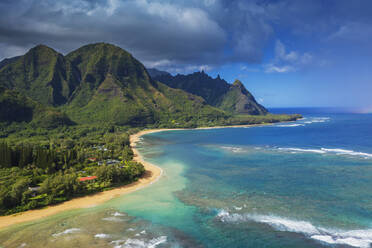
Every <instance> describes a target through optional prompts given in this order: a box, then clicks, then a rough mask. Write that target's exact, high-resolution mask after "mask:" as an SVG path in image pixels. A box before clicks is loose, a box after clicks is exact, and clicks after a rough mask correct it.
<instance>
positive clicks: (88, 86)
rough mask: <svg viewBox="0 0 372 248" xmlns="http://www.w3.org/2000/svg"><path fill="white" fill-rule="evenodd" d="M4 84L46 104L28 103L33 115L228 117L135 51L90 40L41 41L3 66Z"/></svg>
mask: <svg viewBox="0 0 372 248" xmlns="http://www.w3.org/2000/svg"><path fill="white" fill-rule="evenodd" d="M0 86H1V87H3V88H4V89H6V90H7V92H10V91H14V92H17V94H20V95H22V96H23V97H25V98H24V99H23V100H21V99H20V98H14V99H18V102H19V104H21V105H22V102H25V99H28V100H29V101H30V102H33V103H34V102H35V103H37V104H39V105H40V106H42V107H39V108H35V107H34V105H35V104H33V105H32V107H30V108H28V109H31V110H30V111H29V112H32V115H31V114H30V116H42V115H43V114H42V113H41V112H43V113H47V112H48V111H46V109H47V108H49V109H53V110H54V111H55V112H59V113H61V115H62V113H66V114H67V116H68V117H70V118H71V120H72V121H73V122H75V123H78V124H84V123H99V122H105V123H112V124H115V125H130V126H138V125H139V126H144V125H146V124H155V123H164V122H168V121H170V118H171V121H172V120H173V119H174V120H173V121H174V122H177V119H180V120H182V121H185V120H187V122H190V125H194V124H195V123H197V122H208V121H210V120H214V119H226V118H228V114H227V113H225V112H224V111H222V110H219V109H216V108H214V107H211V106H209V105H207V104H206V103H205V101H204V100H203V99H201V98H199V97H196V96H191V94H189V93H186V92H184V91H181V90H175V89H171V88H169V87H167V86H165V85H163V84H161V83H159V82H156V81H154V80H152V79H151V77H150V76H149V75H148V73H147V71H146V69H145V67H144V66H143V65H142V64H141V63H140V62H139V61H138V60H136V59H135V58H134V57H133V56H132V55H131V54H130V53H128V52H126V51H124V50H123V49H121V48H119V47H117V46H114V45H111V44H106V43H96V44H90V45H86V46H83V47H81V48H79V49H77V50H75V51H73V52H71V53H69V54H67V55H66V56H63V55H62V54H60V53H58V52H56V51H55V50H53V49H51V48H49V47H47V46H44V45H38V46H36V47H34V48H32V49H31V50H30V51H28V52H27V53H26V54H25V55H24V56H21V57H19V58H17V59H16V60H14V61H11V62H9V63H8V64H6V65H4V66H3V67H2V68H1V69H0ZM2 94H3V93H2ZM175 96H177V97H175ZM13 105H17V104H15V102H14V101H13ZM39 105H38V106H39ZM205 113H208V115H204V114H205ZM4 116H5V115H4ZM195 116H197V118H196V117H195ZM4 118H5V117H4ZM33 118H34V117H32V119H33ZM172 118H173V119H172ZM207 118H210V119H207ZM9 121H12V119H9ZM24 121H30V120H29V118H28V119H27V118H25V119H24ZM71 123H72V122H71Z"/></svg>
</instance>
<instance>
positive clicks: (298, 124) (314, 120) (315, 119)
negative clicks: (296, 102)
mask: <svg viewBox="0 0 372 248" xmlns="http://www.w3.org/2000/svg"><path fill="white" fill-rule="evenodd" d="M330 120H331V118H330V117H311V118H303V119H301V120H298V121H296V123H288V124H278V125H274V126H273V127H303V126H306V125H307V124H313V123H323V122H329V121H330Z"/></svg>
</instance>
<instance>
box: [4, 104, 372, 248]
mask: <svg viewBox="0 0 372 248" xmlns="http://www.w3.org/2000/svg"><path fill="white" fill-rule="evenodd" d="M283 111H285V112H287V113H288V112H299V113H302V114H303V116H304V118H303V119H301V120H299V121H296V122H289V123H277V124H274V125H265V126H259V127H248V128H221V129H205V130H181V131H165V132H160V133H153V134H148V135H145V136H143V137H142V141H141V142H140V143H139V144H138V146H139V150H140V152H141V154H143V156H144V158H145V159H146V160H147V161H149V162H153V163H155V164H157V165H159V166H160V167H162V168H163V170H164V175H163V177H162V179H160V180H159V181H158V182H156V183H154V184H153V185H152V186H150V187H147V188H145V189H143V190H140V191H137V192H134V193H132V194H130V195H127V196H123V197H121V198H117V199H114V200H113V201H111V202H108V203H106V204H105V205H104V206H101V207H99V208H97V209H96V210H90V211H83V212H78V213H76V214H74V215H73V216H74V217H73V218H72V217H71V216H72V215H71V216H69V217H64V218H65V219H64V221H65V223H66V225H65V226H64V227H63V228H60V229H58V228H55V229H54V231H53V232H57V230H59V232H60V233H63V231H64V232H66V230H74V229H73V228H75V231H76V234H71V235H76V236H68V237H73V238H75V239H79V240H80V243H79V245H80V246H81V247H84V244H86V243H84V242H85V241H83V239H82V238H81V236H79V235H78V234H79V233H80V235H82V234H84V235H88V234H89V235H91V237H95V239H93V240H97V239H99V242H101V243H100V244H101V245H100V247H106V246H107V247H116V248H119V247H363V248H369V247H371V244H372V115H369V114H342V113H327V111H324V110H322V111H318V110H312V111H311V109H302V110H301V109H296V110H293V109H292V110H290V109H282V110H272V112H283ZM84 216H85V217H84ZM87 216H88V217H87ZM97 216H98V217H97ZM78 217H79V219H77V218H78ZM84 218H85V219H84ZM88 218H89V219H90V220H91V223H90V225H89V226H86V227H84V226H83V227H82V224H81V223H82V222H83V221H82V220H87V219H88ZM72 219H73V220H74V221H73V220H72ZM92 219H94V220H95V221H92ZM59 221H60V220H59ZM93 222H94V223H95V224H92V223H93ZM46 223H48V228H51V226H52V227H54V225H57V224H56V223H58V222H57V221H56V219H51V220H50V221H49V222H43V223H35V224H34V225H33V226H32V225H31V226H30V228H29V229H30V230H31V228H35V227H37V226H39V227H40V228H42V227H44V226H43V225H46ZM53 223H54V224H53ZM77 223H79V226H80V227H79V228H77ZM97 223H98V224H97ZM97 225H98V226H99V231H98V230H97ZM93 226H95V229H94V228H93ZM45 228H46V227H45ZM67 228H69V229H67ZM84 228H85V229H84ZM77 229H78V230H77ZM22 230H23V231H24V229H22ZM22 230H20V229H17V230H14V229H13V231H12V232H13V233H14V234H12V235H13V236H12V237H14V238H13V242H14V243H17V242H18V243H17V244H19V242H20V240H21V239H22V238H21V237H20V236H17V232H18V233H22ZM30 230H29V232H30ZM53 232H51V233H53ZM67 233H68V232H67ZM71 233H74V232H71ZM98 234H100V235H101V237H100V238H97V237H96V236H94V235H98ZM3 235H4V234H3ZM66 235H67V234H66ZM68 235H70V234H68ZM104 235H107V236H104ZM16 237H17V238H16ZM55 237H56V236H54V241H53V242H54V244H59V243H58V242H59V240H58V239H57V240H56V238H55ZM58 237H59V236H58ZM84 237H85V236H84ZM1 238H2V236H1V235H0V241H1ZM65 242H66V241H65ZM86 242H88V241H86ZM97 242H98V241H97ZM29 243H30V242H29ZM30 244H32V242H31V243H30ZM48 244H49V243H48ZM89 244H90V247H92V246H93V247H94V246H95V243H94V242H93V243H92V242H90V243H89ZM47 246H48V245H47ZM9 247H11V246H9ZM14 247H16V246H14ZM55 247H59V246H58V245H56V246H55ZM60 247H64V246H60ZM97 247H98V246H97Z"/></svg>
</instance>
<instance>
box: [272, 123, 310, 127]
mask: <svg viewBox="0 0 372 248" xmlns="http://www.w3.org/2000/svg"><path fill="white" fill-rule="evenodd" d="M303 126H305V125H304V124H298V123H295V124H281V125H277V127H303Z"/></svg>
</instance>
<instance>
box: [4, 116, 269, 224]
mask: <svg viewBox="0 0 372 248" xmlns="http://www.w3.org/2000/svg"><path fill="white" fill-rule="evenodd" d="M272 124H274V123H265V124H250V125H233V126H215V127H199V128H172V129H169V128H168V129H167V128H164V129H146V130H142V131H140V132H138V133H135V134H132V135H130V146H131V148H132V150H133V154H134V156H133V160H134V161H136V162H139V163H142V164H143V166H144V167H145V170H146V172H145V176H144V177H142V178H140V179H139V180H138V181H136V182H133V183H131V184H128V185H124V186H121V187H118V188H115V189H111V190H107V191H103V192H99V193H95V194H92V195H87V196H82V197H78V198H73V199H71V200H68V201H65V202H62V203H59V204H57V205H52V206H47V207H45V208H42V209H33V210H28V211H25V212H20V213H16V214H12V215H6V216H0V230H1V229H4V228H6V227H9V226H12V225H15V224H21V223H24V222H29V221H35V220H39V219H42V218H45V217H48V216H52V215H55V214H58V213H60V212H63V211H67V210H73V209H79V208H90V207H94V206H96V205H98V204H101V203H103V202H106V201H108V200H111V199H113V198H116V197H119V196H122V195H125V194H129V193H132V192H134V191H137V190H139V189H142V188H144V187H146V186H148V185H151V184H153V183H154V182H156V181H158V180H159V179H160V177H161V176H162V174H163V170H162V169H161V168H160V167H158V166H156V165H154V164H151V163H149V162H146V161H144V160H143V158H142V156H141V154H140V153H139V152H138V150H137V149H136V143H137V142H138V141H139V140H140V137H141V136H142V135H145V134H149V133H158V132H163V131H174V130H198V129H218V128H241V127H255V126H263V125H272Z"/></svg>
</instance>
